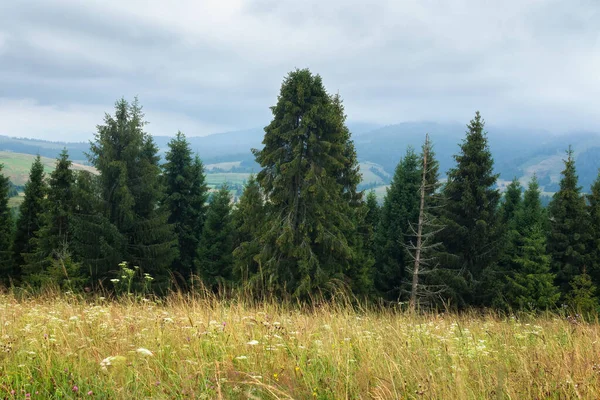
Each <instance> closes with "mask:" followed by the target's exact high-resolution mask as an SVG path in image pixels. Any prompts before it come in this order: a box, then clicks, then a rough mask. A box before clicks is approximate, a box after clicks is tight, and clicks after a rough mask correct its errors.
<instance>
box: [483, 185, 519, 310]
mask: <svg viewBox="0 0 600 400" xmlns="http://www.w3.org/2000/svg"><path fill="white" fill-rule="evenodd" d="M522 207H523V199H522V196H521V183H520V182H519V181H518V180H517V178H514V179H513V180H512V182H511V183H510V184H509V185H508V186H507V187H506V191H505V193H504V198H503V201H502V203H501V204H500V210H499V216H498V217H499V223H500V225H499V226H500V229H501V230H502V240H501V246H502V247H501V251H500V252H499V255H498V270H497V272H498V276H497V278H498V282H492V283H493V285H492V286H493V288H492V289H493V291H492V293H493V294H492V295H491V296H490V297H491V299H492V300H491V305H492V306H494V307H496V308H504V309H506V308H508V307H509V305H510V304H509V302H507V297H506V288H505V287H504V286H505V285H506V284H508V280H507V279H508V277H510V276H512V275H511V274H513V273H514V269H515V268H517V267H516V265H515V263H514V258H515V257H516V254H517V252H518V250H517V249H518V247H519V246H521V245H522V244H523V242H522V241H521V235H520V234H519V231H518V230H517V229H518V223H517V214H520V213H521V211H522Z"/></svg>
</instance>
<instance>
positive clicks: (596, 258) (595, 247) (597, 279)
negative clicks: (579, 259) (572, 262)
mask: <svg viewBox="0 0 600 400" xmlns="http://www.w3.org/2000/svg"><path fill="white" fill-rule="evenodd" d="M588 215H589V218H590V224H589V227H590V245H589V250H588V251H589V257H590V268H589V274H590V276H591V277H592V280H593V281H594V283H595V284H596V285H598V284H600V171H599V173H598V177H597V178H596V180H595V181H594V183H593V184H592V187H591V190H590V194H589V195H588Z"/></svg>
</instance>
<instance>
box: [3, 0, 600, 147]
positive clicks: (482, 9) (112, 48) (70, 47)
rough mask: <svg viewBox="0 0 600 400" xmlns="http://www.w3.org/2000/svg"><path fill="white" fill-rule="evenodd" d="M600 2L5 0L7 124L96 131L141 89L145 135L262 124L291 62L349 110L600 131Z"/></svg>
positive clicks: (46, 131)
mask: <svg viewBox="0 0 600 400" xmlns="http://www.w3.org/2000/svg"><path fill="white" fill-rule="evenodd" d="M599 21H600V2H599V1H597V0H589V1H588V0H572V1H564V0H560V1H559V0H548V1H545V0H502V1H485V0H390V1H365V0H360V1H359V0H326V1H325V0H302V1H299V0H293V1H288V0H253V1H250V0H239V1H230V0H216V1H212V0H211V1H206V0H191V1H177V0H173V1H165V0H158V1H148V0H140V1H137V0H116V1H113V0H101V1H96V0H85V1H81V0H55V1H49V0H37V1H26V0H19V1H8V0H7V1H0V134H6V135H12V136H27V137H38V138H45V139H50V140H87V139H89V138H91V136H92V135H93V133H94V131H95V126H96V125H97V124H98V123H101V122H102V118H103V115H104V112H107V111H108V112H110V111H112V105H113V103H114V101H115V100H116V99H117V98H119V97H121V96H125V97H126V98H127V99H131V98H132V97H133V96H135V95H138V96H139V98H140V101H141V103H142V104H143V105H144V108H145V111H146V117H147V119H148V120H149V121H150V122H151V125H149V126H148V131H149V132H151V133H153V134H155V135H172V134H174V133H175V132H176V131H177V130H178V129H180V130H182V131H184V132H185V133H186V134H187V135H188V136H197V135H206V134H209V133H215V132H222V131H228V130H237V129H246V128H254V127H262V126H265V125H266V124H268V122H269V120H270V117H271V114H270V111H269V107H270V106H272V105H273V104H274V103H275V102H276V99H277V94H278V91H279V87H280V85H281V81H282V79H283V77H284V76H285V75H286V73H287V72H288V71H290V70H292V69H294V68H295V67H298V68H303V67H309V68H310V69H311V70H312V71H313V72H316V73H319V74H321V76H322V77H323V80H324V82H325V85H326V86H327V88H328V90H329V91H330V92H337V91H339V93H340V94H341V96H342V98H343V99H344V101H345V105H346V112H347V114H348V119H349V120H350V121H355V122H372V123H379V124H392V123H397V122H403V121H419V120H430V121H440V122H444V121H455V122H461V123H466V122H468V120H469V119H470V118H471V116H472V115H473V113H474V111H475V110H476V109H479V110H481V112H482V114H483V116H484V118H485V119H486V120H487V121H488V123H490V124H495V125H513V126H524V127H535V128H541V129H549V130H571V129H588V130H590V129H593V130H600V23H599Z"/></svg>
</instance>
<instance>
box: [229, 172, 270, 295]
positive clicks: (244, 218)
mask: <svg viewBox="0 0 600 400" xmlns="http://www.w3.org/2000/svg"><path fill="white" fill-rule="evenodd" d="M265 218H266V215H265V206H264V202H263V196H262V193H261V191H260V187H259V186H258V182H257V181H256V179H255V177H254V175H250V178H249V179H248V182H247V183H246V185H245V187H244V192H243V193H242V195H241V197H240V200H239V202H238V204H237V207H236V209H235V210H234V211H233V216H232V219H233V227H234V228H233V229H234V251H233V259H234V270H233V277H234V280H235V281H236V282H237V283H239V284H241V285H242V286H244V287H245V288H248V289H258V290H259V291H262V290H263V289H264V287H263V281H262V275H261V273H260V269H259V268H260V265H259V264H258V262H257V261H256V258H257V256H258V255H259V254H260V251H261V248H262V246H261V242H260V238H261V236H262V233H263V232H264V230H265Z"/></svg>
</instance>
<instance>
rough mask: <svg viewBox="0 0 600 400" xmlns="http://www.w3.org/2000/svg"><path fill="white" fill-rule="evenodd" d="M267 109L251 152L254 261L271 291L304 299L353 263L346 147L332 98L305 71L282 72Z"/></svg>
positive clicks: (351, 197) (345, 133)
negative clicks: (256, 215) (261, 229)
mask: <svg viewBox="0 0 600 400" xmlns="http://www.w3.org/2000/svg"><path fill="white" fill-rule="evenodd" d="M271 110H272V112H273V120H272V121H271V123H270V124H269V125H268V126H267V127H266V128H265V137H264V140H263V144H264V147H263V148H262V149H261V150H260V151H258V150H255V151H254V153H255V155H256V161H257V162H258V163H259V164H260V166H261V168H262V170H261V171H260V173H259V174H258V175H257V181H258V182H259V185H260V187H261V189H262V190H263V192H264V195H265V197H266V200H267V201H266V204H267V215H268V220H267V224H266V225H267V226H268V229H267V230H266V232H265V234H264V236H263V240H264V248H263V251H262V252H261V265H262V266H263V267H264V271H265V276H266V278H267V284H268V287H269V288H270V290H272V291H274V292H276V293H280V294H285V293H291V294H292V295H294V296H295V297H301V298H307V297H308V296H309V295H310V294H312V293H315V292H316V291H318V290H323V289H327V288H328V287H329V284H330V283H331V282H332V280H333V279H336V278H341V279H344V277H345V276H346V274H345V272H347V270H348V269H349V268H350V267H351V266H352V261H353V256H354V252H353V249H352V245H351V244H349V242H348V241H349V232H352V231H353V230H355V229H356V225H355V224H356V216H355V213H354V212H353V211H352V208H353V204H351V203H355V202H357V201H356V198H355V197H354V196H356V194H355V193H353V192H354V190H353V189H352V188H350V187H349V186H352V185H353V181H354V180H355V176H353V172H352V171H350V170H349V169H351V168H352V165H353V164H354V161H353V160H351V159H349V158H350V157H352V154H351V153H352V150H353V146H351V145H350V144H349V132H348V131H347V129H345V125H344V119H343V114H342V113H341V112H340V110H341V107H340V103H339V99H338V100H336V98H334V97H332V96H330V95H329V94H328V93H327V92H326V90H325V88H324V86H323V83H322V80H321V77H320V76H318V75H313V74H312V73H311V72H310V71H309V70H308V69H303V70H296V71H293V72H291V73H289V74H288V76H287V77H286V78H285V80H284V82H283V84H282V86H281V92H280V95H279V98H278V102H277V105H275V106H274V107H272V108H271Z"/></svg>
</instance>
